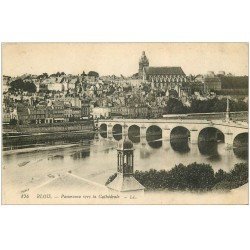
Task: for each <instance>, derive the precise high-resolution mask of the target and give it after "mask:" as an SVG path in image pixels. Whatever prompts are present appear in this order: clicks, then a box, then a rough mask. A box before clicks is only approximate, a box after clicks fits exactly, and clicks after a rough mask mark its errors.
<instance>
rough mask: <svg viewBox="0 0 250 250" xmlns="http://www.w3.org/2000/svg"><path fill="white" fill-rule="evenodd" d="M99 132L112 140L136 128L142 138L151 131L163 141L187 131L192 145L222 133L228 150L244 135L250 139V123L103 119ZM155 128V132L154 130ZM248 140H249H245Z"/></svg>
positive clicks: (163, 119) (99, 122)
mask: <svg viewBox="0 0 250 250" xmlns="http://www.w3.org/2000/svg"><path fill="white" fill-rule="evenodd" d="M96 126H97V127H98V129H99V131H101V132H104V133H107V138H112V137H113V136H114V134H115V133H117V131H119V132H120V134H122V135H125V134H128V133H129V131H130V129H131V128H135V130H136V131H137V133H138V136H139V137H140V138H142V140H143V138H146V137H147V134H148V133H149V131H153V130H154V129H155V131H157V130H158V131H160V132H159V133H160V136H161V138H162V140H170V138H171V136H172V135H173V134H174V131H175V130H176V129H177V128H179V131H181V130H186V132H187V136H188V138H189V141H190V142H191V143H198V141H199V139H200V137H201V135H202V134H204V132H206V131H207V133H205V134H206V135H208V137H209V136H211V137H213V136H214V133H212V131H216V133H221V134H222V135H223V137H224V142H225V144H226V146H227V148H230V147H232V146H233V144H234V141H235V139H236V138H237V137H240V136H242V135H244V136H245V138H248V123H247V122H245V121H232V120H230V119H225V120H199V119H187V120H185V119H181V118H179V119H167V118H161V119H109V120H107V119H103V120H99V121H98V122H97V124H96ZM152 128H153V130H152ZM245 140H248V139H245Z"/></svg>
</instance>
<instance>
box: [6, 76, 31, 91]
mask: <svg viewBox="0 0 250 250" xmlns="http://www.w3.org/2000/svg"><path fill="white" fill-rule="evenodd" d="M19 90H22V91H27V92H31V93H34V92H36V85H35V84H34V83H33V82H24V81H23V80H22V79H17V80H14V81H13V82H11V83H10V91H19Z"/></svg>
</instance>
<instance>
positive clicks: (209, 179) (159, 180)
mask: <svg viewBox="0 0 250 250" xmlns="http://www.w3.org/2000/svg"><path fill="white" fill-rule="evenodd" d="M116 175H117V174H116V173H115V174H114V175H112V176H110V177H109V179H108V180H107V182H106V185H107V184H108V183H110V182H111V181H112V180H114V178H115V177H116ZM134 176H135V178H136V179H137V180H138V181H139V182H140V183H141V184H142V185H143V186H144V187H145V188H146V190H148V191H149V190H164V189H165V190H173V191H174V190H178V191H197V192H203V191H211V190H231V189H234V188H238V187H240V186H242V185H244V184H246V183H247V182H248V163H238V164H235V166H234V168H233V169H232V170H231V171H230V172H225V171H224V170H222V169H220V170H218V171H217V172H214V170H213V168H212V166H211V165H209V164H199V163H196V162H194V163H192V164H189V165H187V166H185V165H183V164H179V165H176V166H175V167H174V168H172V169H171V170H169V171H167V170H159V171H157V170H155V169H151V170H149V171H135V174H134Z"/></svg>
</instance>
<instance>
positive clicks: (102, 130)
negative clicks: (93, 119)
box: [99, 123, 108, 138]
mask: <svg viewBox="0 0 250 250" xmlns="http://www.w3.org/2000/svg"><path fill="white" fill-rule="evenodd" d="M99 132H100V135H101V137H103V138H107V137H108V126H107V124H106V123H102V124H101V125H100V128H99Z"/></svg>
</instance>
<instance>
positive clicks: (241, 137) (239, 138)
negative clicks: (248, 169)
mask: <svg viewBox="0 0 250 250" xmlns="http://www.w3.org/2000/svg"><path fill="white" fill-rule="evenodd" d="M233 146H234V147H248V132H243V133H240V134H238V135H236V136H235V137H234V140H233Z"/></svg>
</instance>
